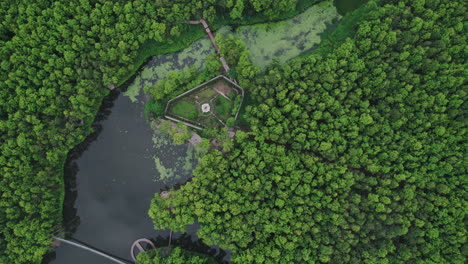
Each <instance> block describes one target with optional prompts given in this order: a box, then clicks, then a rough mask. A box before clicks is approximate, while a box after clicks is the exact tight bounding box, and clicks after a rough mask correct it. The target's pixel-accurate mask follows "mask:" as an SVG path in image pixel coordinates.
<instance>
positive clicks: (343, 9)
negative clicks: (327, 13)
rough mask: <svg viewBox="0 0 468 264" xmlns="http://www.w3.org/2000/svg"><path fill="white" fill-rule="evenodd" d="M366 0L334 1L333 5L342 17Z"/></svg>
mask: <svg viewBox="0 0 468 264" xmlns="http://www.w3.org/2000/svg"><path fill="white" fill-rule="evenodd" d="M367 1H368V0H334V1H333V4H334V5H335V6H336V9H337V10H338V13H339V14H340V15H342V16H344V15H345V14H346V13H348V12H350V11H353V10H354V9H356V8H358V7H359V6H361V5H362V4H364V3H365V2H367Z"/></svg>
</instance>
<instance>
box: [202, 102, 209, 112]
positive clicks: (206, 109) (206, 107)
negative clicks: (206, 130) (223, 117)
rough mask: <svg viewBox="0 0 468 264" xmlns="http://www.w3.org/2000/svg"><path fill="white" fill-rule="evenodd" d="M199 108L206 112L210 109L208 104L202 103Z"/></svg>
mask: <svg viewBox="0 0 468 264" xmlns="http://www.w3.org/2000/svg"><path fill="white" fill-rule="evenodd" d="M201 109H202V112H203V113H208V112H210V111H211V107H210V104H202V106H201Z"/></svg>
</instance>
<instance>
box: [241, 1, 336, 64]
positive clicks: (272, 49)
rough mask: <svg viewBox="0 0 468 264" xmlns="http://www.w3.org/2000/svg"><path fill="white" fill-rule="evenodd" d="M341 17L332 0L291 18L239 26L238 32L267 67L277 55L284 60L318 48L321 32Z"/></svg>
mask: <svg viewBox="0 0 468 264" xmlns="http://www.w3.org/2000/svg"><path fill="white" fill-rule="evenodd" d="M340 18H341V16H340V15H339V14H338V12H337V10H336V8H335V7H334V6H333V1H332V0H329V1H325V2H322V3H320V4H318V5H314V6H312V7H310V8H308V9H307V10H306V11H304V12H303V13H302V14H300V15H298V16H295V17H293V18H291V19H288V20H284V21H280V22H275V23H265V24H258V25H252V26H242V27H239V28H237V30H236V36H238V37H239V38H240V39H242V41H244V42H245V44H246V45H247V47H248V48H249V50H250V51H251V54H250V59H251V60H252V62H253V63H254V64H255V65H258V66H260V67H262V68H265V67H266V66H267V65H268V64H270V63H271V62H272V61H273V58H277V59H278V61H279V62H280V63H284V62H286V61H287V60H289V59H291V58H294V57H297V56H299V55H301V54H304V53H306V52H308V51H311V50H313V49H314V48H317V47H318V45H319V44H320V41H321V34H322V33H323V32H324V31H325V30H326V29H327V27H329V26H331V25H333V24H334V23H336V22H337V21H338V20H339V19H340Z"/></svg>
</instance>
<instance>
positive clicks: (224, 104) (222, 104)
mask: <svg viewBox="0 0 468 264" xmlns="http://www.w3.org/2000/svg"><path fill="white" fill-rule="evenodd" d="M215 107H216V114H217V115H218V117H219V118H220V119H221V120H223V122H226V120H227V119H228V118H229V117H230V115H231V109H232V108H233V107H234V103H233V102H232V101H229V100H227V99H226V98H224V97H222V96H218V98H217V99H216V100H215Z"/></svg>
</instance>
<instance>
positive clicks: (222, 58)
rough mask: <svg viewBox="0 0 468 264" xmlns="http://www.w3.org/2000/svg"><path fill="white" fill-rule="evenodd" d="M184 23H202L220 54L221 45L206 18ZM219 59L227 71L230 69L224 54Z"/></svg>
mask: <svg viewBox="0 0 468 264" xmlns="http://www.w3.org/2000/svg"><path fill="white" fill-rule="evenodd" d="M183 23H185V24H190V25H198V24H202V25H203V28H204V29H205V32H206V34H207V35H208V37H209V38H210V40H211V43H212V44H213V47H214V49H215V50H216V53H218V54H219V47H218V44H216V42H215V38H214V35H213V32H211V29H210V26H209V25H208V22H206V20H205V19H203V18H202V19H200V20H191V21H184V22H183ZM219 60H220V61H221V63H222V64H223V68H224V70H225V71H226V73H227V72H228V71H229V69H230V68H229V65H228V64H227V63H226V60H225V59H224V57H223V56H219Z"/></svg>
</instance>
